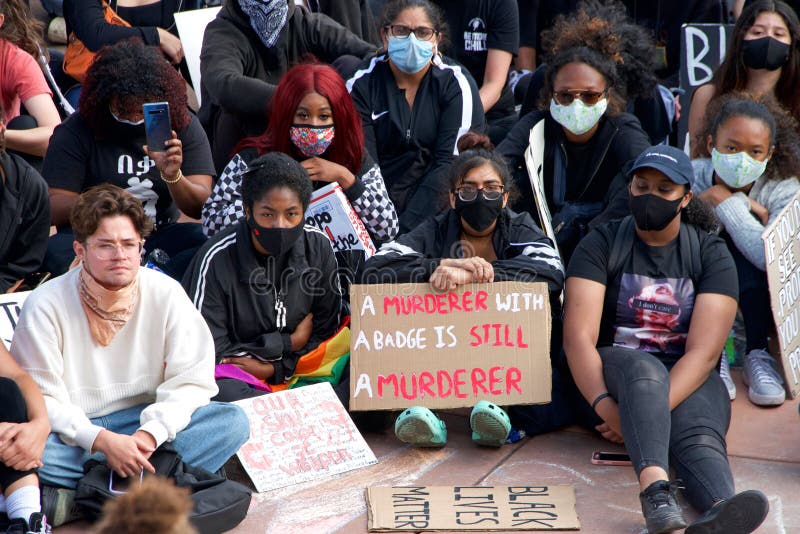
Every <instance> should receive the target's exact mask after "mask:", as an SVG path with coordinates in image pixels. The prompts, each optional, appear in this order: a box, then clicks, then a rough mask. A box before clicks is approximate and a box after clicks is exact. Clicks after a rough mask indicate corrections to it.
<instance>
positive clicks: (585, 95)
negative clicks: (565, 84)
mask: <svg viewBox="0 0 800 534" xmlns="http://www.w3.org/2000/svg"><path fill="white" fill-rule="evenodd" d="M607 92H608V90H607V89H606V90H605V91H600V92H598V91H556V92H555V93H553V98H554V99H555V101H556V104H561V105H562V106H569V105H570V104H572V103H573V102H574V101H575V99H576V98H577V99H578V100H580V101H581V102H583V103H584V104H586V105H587V106H593V105H595V104H597V103H598V102H599V101H600V100H601V99H602V98H603V97H605V96H606V93H607Z"/></svg>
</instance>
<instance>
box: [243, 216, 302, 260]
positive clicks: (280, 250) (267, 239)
mask: <svg viewBox="0 0 800 534" xmlns="http://www.w3.org/2000/svg"><path fill="white" fill-rule="evenodd" d="M247 224H248V226H250V228H251V229H252V231H253V235H254V236H255V238H256V241H258V244H259V245H261V246H262V247H263V248H264V250H266V251H267V252H269V254H270V255H271V256H275V257H280V256H283V255H284V254H286V253H287V252H288V251H289V250H290V249H291V248H292V245H294V242H295V241H297V240H298V239H300V235H301V234H302V233H303V225H302V224H298V225H297V226H292V227H291V228H267V227H265V226H261V225H259V224H258V223H257V222H256V221H255V219H254V218H253V217H248V219H247Z"/></svg>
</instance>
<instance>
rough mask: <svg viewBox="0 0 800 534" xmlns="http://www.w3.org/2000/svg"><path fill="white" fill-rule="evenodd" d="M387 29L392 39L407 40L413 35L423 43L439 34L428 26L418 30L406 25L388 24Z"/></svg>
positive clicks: (420, 27) (418, 27) (419, 27)
mask: <svg viewBox="0 0 800 534" xmlns="http://www.w3.org/2000/svg"><path fill="white" fill-rule="evenodd" d="M385 28H386V29H388V30H389V35H391V36H392V37H397V38H398V39H407V38H408V36H409V35H411V34H412V33H413V34H414V35H416V36H417V39H420V40H421V41H430V40H431V39H432V38H433V36H434V35H436V34H437V33H439V32H438V31H436V30H435V29H433V28H429V27H428V26H417V27H416V28H410V27H408V26H406V25H405V24H388V25H387V26H385Z"/></svg>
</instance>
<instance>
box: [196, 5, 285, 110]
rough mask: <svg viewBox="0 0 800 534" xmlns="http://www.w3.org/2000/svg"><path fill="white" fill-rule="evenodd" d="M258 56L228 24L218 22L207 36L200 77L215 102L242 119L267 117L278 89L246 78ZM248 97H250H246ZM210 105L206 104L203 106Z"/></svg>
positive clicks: (211, 25) (204, 42) (201, 53)
mask: <svg viewBox="0 0 800 534" xmlns="http://www.w3.org/2000/svg"><path fill="white" fill-rule="evenodd" d="M255 54H256V52H255V51H254V50H253V49H252V46H251V44H250V43H249V42H248V41H247V38H246V37H245V36H244V35H242V34H241V32H240V31H239V30H238V29H237V28H236V27H234V26H233V25H231V24H230V23H229V22H228V21H226V20H222V19H219V18H217V19H214V20H212V21H211V22H210V23H209V24H208V27H207V28H206V32H205V34H203V47H202V49H201V51H200V75H201V77H202V80H203V87H205V89H206V91H207V93H208V96H209V97H210V98H211V100H212V102H213V103H214V104H216V105H218V106H221V107H222V108H224V109H226V110H228V111H230V112H233V113H238V114H242V115H255V116H258V117H263V116H264V114H265V113H266V109H267V105H268V104H269V102H270V100H271V99H272V95H273V94H274V93H275V88H276V87H277V85H275V84H272V83H269V82H266V81H264V80H260V79H258V78H250V77H249V76H245V74H244V73H245V72H246V66H248V65H251V64H253V63H254V62H255V61H256V57H255ZM245 95H246V96H245ZM212 102H209V103H208V104H206V102H205V100H204V101H203V106H204V107H205V106H206V105H209V104H211V103H212Z"/></svg>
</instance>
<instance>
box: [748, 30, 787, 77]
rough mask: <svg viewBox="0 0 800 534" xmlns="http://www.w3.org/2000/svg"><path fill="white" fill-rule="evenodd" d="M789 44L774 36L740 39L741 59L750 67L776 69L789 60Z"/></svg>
mask: <svg viewBox="0 0 800 534" xmlns="http://www.w3.org/2000/svg"><path fill="white" fill-rule="evenodd" d="M789 48H790V47H789V45H788V44H786V43H782V42H780V41H778V40H777V39H775V38H774V37H761V38H759V39H750V40H745V41H742V61H744V64H745V66H746V67H749V68H751V69H767V70H778V69H779V68H781V67H783V66H784V65H785V64H786V62H787V61H788V60H789Z"/></svg>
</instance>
